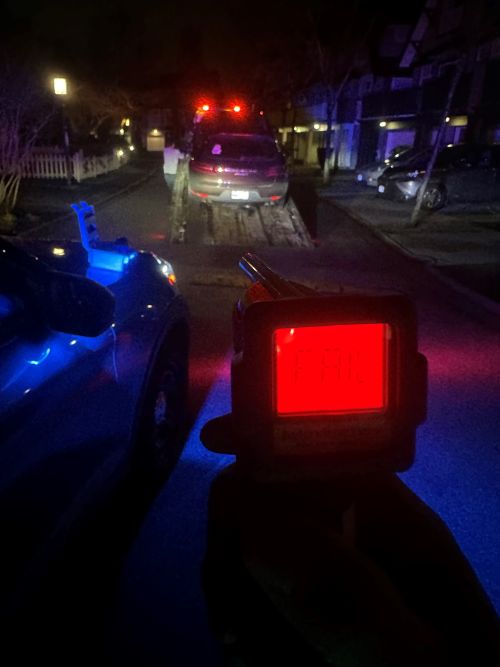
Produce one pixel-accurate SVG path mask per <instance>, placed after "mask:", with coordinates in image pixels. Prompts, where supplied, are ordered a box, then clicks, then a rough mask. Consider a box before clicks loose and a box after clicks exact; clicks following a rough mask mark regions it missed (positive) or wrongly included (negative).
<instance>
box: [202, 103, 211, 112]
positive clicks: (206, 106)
mask: <svg viewBox="0 0 500 667" xmlns="http://www.w3.org/2000/svg"><path fill="white" fill-rule="evenodd" d="M201 108H202V109H203V111H208V110H209V109H210V107H209V106H208V104H204V105H203V106H202V107H201Z"/></svg>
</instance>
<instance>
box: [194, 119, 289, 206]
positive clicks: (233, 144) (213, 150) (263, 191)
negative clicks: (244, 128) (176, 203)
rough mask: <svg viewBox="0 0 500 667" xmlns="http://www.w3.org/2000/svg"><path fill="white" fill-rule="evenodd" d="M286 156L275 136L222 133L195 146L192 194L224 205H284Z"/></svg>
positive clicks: (204, 138) (211, 136) (204, 139)
mask: <svg viewBox="0 0 500 667" xmlns="http://www.w3.org/2000/svg"><path fill="white" fill-rule="evenodd" d="M287 191H288V171H287V168H286V159H285V156H284V155H283V154H282V153H281V151H280V150H279V148H278V146H277V144H276V141H275V140H274V138H273V137H272V136H269V135H266V134H251V133H247V132H241V133H234V132H231V133H230V132H220V133H217V134H212V135H209V136H206V137H203V141H202V142H200V143H198V144H196V145H195V148H194V149H193V154H192V156H191V161H190V163H189V192H190V194H191V196H192V197H193V198H195V199H199V200H205V201H209V202H220V203H225V204H242V203H243V204H266V203H274V204H277V203H280V202H284V200H285V196H286V194H287Z"/></svg>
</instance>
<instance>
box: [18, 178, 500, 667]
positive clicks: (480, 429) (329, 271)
mask: <svg viewBox="0 0 500 667" xmlns="http://www.w3.org/2000/svg"><path fill="white" fill-rule="evenodd" d="M294 188H295V189H296V190H297V196H295V194H294V197H295V200H296V203H297V206H298V207H299V210H301V213H302V216H303V218H304V221H305V223H306V225H308V228H309V229H310V230H311V229H315V230H316V235H317V241H318V244H319V247H318V248H315V249H308V248H288V247H263V248H258V249H257V253H258V255H259V256H261V257H262V259H264V260H265V261H266V262H267V263H268V264H270V265H271V266H272V267H273V268H276V269H277V270H278V271H280V272H282V273H283V274H284V275H285V276H286V277H287V278H291V279H295V280H298V281H300V280H307V281H309V282H312V283H314V282H316V283H322V284H325V285H328V284H330V285H331V286H332V288H333V287H334V286H335V285H336V284H337V283H343V284H347V285H349V286H354V287H356V288H359V289H360V290H367V291H374V290H378V289H383V290H393V291H399V292H405V293H407V294H409V295H410V296H411V297H412V298H413V299H414V300H415V303H416V305H417V309H418V314H419V324H420V351H421V352H423V353H424V354H425V355H426V356H427V359H428V362H429V401H428V419H427V422H426V423H425V424H424V425H423V426H422V427H420V429H419V431H418V445H417V459H416V463H415V465H414V466H413V468H412V469H410V470H409V471H408V472H407V473H404V474H403V475H402V478H403V480H404V481H405V482H406V483H407V484H408V485H409V486H410V487H411V488H412V489H413V490H414V491H415V492H416V493H417V494H418V495H419V496H420V497H421V498H422V499H423V500H424V501H425V502H426V503H428V504H429V505H430V506H431V507H432V508H433V509H434V510H436V511H437V512H438V513H439V515H440V516H441V517H442V518H443V519H444V520H445V522H446V523H447V524H448V526H449V527H450V529H451V530H452V532H453V534H454V536H455V538H456V539H457V541H458V543H459V544H460V546H461V548H462V549H463V551H464V552H465V554H466V556H467V557H468V559H469V560H470V562H471V564H472V566H473V567H474V569H475V570H476V572H477V574H478V576H479V577H480V579H481V582H482V584H483V586H484V587H485V589H486V591H487V593H488V595H489V596H490V598H491V599H492V601H493V603H494V605H495V607H496V609H497V611H499V612H500V570H499V568H498V559H499V556H500V495H499V493H498V479H499V476H500V436H499V426H500V419H499V414H500V373H499V372H498V370H499V368H500V349H499V346H498V328H499V327H500V318H497V319H495V317H494V316H493V315H491V317H490V318H489V319H488V318H485V317H484V314H483V313H481V312H479V311H478V307H477V305H476V304H475V303H474V302H471V301H468V300H467V299H466V298H465V297H464V296H463V295H462V294H460V293H458V292H455V291H453V289H452V288H451V287H450V286H448V285H447V284H445V283H443V282H441V281H439V280H438V279H437V278H436V277H435V276H434V275H432V274H430V273H428V272H427V271H426V269H425V266H424V265H423V264H422V263H419V262H415V261H413V260H411V259H409V258H408V257H406V256H405V255H404V254H402V253H401V252H400V251H399V250H398V249H397V248H395V247H394V246H392V245H389V244H387V243H385V242H384V241H383V240H382V239H381V238H380V236H378V235H376V234H374V233H373V232H372V231H371V230H370V229H369V228H367V227H366V226H364V225H361V224H359V223H358V222H356V221H355V220H354V219H353V218H351V217H350V216H349V215H348V214H347V213H346V212H345V211H343V210H341V209H340V208H338V207H336V206H335V204H334V203H332V202H331V201H327V200H325V199H321V198H316V196H315V194H314V192H313V191H311V189H310V187H309V188H308V187H306V186H304V188H303V189H302V190H301V187H300V183H298V184H297V185H296V186H294ZM301 194H302V197H301ZM89 203H92V202H89ZM96 217H97V224H98V228H99V231H100V236H101V238H102V239H104V240H114V239H116V238H118V237H122V236H125V237H127V239H128V240H129V243H130V245H132V246H135V247H138V248H143V249H147V250H151V251H153V252H155V253H156V254H158V255H159V256H161V257H163V258H165V259H166V260H168V261H169V262H171V263H172V265H173V267H174V270H175V272H176V275H177V277H178V282H179V285H180V289H181V290H182V292H183V293H184V295H185V297H186V298H187V301H188V303H189V306H190V310H191V316H192V353H191V368H190V386H191V395H190V411H191V421H192V429H191V432H190V435H189V438H188V441H187V444H186V447H185V450H184V453H183V455H182V457H181V460H180V461H179V463H178V465H177V467H176V469H175V470H174V472H173V474H172V475H171V477H170V479H169V480H168V482H167V483H166V485H165V486H164V487H163V488H162V489H161V490H159V492H158V494H157V495H156V497H154V492H153V491H155V490H152V489H144V488H142V487H140V488H139V490H138V489H137V488H136V487H134V486H133V485H132V486H129V487H125V489H124V490H122V492H121V495H119V496H118V500H117V501H116V502H115V504H114V505H113V506H112V507H111V508H110V510H109V512H108V514H104V515H103V516H105V517H106V522H108V523H104V525H103V523H102V521H101V525H100V526H99V527H98V528H94V529H93V528H92V527H90V529H89V533H88V535H90V536H92V539H93V540H95V542H94V543H92V542H91V543H87V544H86V545H85V549H84V550H83V551H82V553H80V555H79V554H78V553H77V554H76V555H75V553H73V556H72V558H74V559H76V560H75V561H71V562H72V565H71V568H69V570H68V572H67V573H66V575H65V576H66V577H67V578H68V579H65V581H66V584H68V581H69V585H70V587H71V581H72V579H74V580H76V581H77V580H78V579H79V578H80V575H81V576H83V578H84V581H85V582H86V583H87V584H88V585H89V587H90V588H89V589H87V590H85V586H83V585H82V582H81V581H80V583H79V584H75V590H76V591H77V592H78V593H79V594H80V595H83V596H84V598H85V599H84V601H82V600H81V599H80V598H78V595H76V594H75V596H72V595H69V596H68V595H67V593H66V598H64V597H63V599H64V600H65V604H70V605H71V606H72V608H70V609H68V608H67V607H65V608H64V614H63V615H64V616H65V617H66V619H68V617H70V618H71V623H68V626H71V632H72V633H74V635H70V636H71V637H72V640H73V648H72V649H71V653H73V652H74V654H75V655H74V657H70V658H69V659H68V660H67V662H68V663H74V662H76V657H81V656H82V655H84V656H85V655H86V651H88V652H89V655H88V656H87V657H90V656H91V657H92V658H93V659H95V658H96V655H99V660H100V662H99V664H108V665H121V666H124V665H139V664H140V665H143V666H144V667H149V666H155V665H174V666H175V667H184V666H186V667H187V666H188V665H189V666H192V665H204V666H210V665H213V666H215V665H218V664H219V657H218V649H217V647H216V645H215V643H214V641H213V639H212V637H211V635H210V632H209V629H208V625H207V620H206V617H205V613H204V601H203V596H202V593H201V589H200V585H199V566H200V561H201V558H202V556H203V551H204V541H205V532H206V512H207V507H206V504H207V496H208V490H209V485H210V482H211V480H212V479H213V477H214V476H215V475H216V473H217V472H218V471H219V470H220V469H221V468H222V467H223V466H225V465H226V464H227V463H228V462H229V461H230V460H231V459H230V457H225V456H218V455H215V454H212V453H210V452H208V451H206V450H205V449H204V448H203V447H202V445H201V443H200V441H199V437H198V436H199V431H200V428H201V427H202V425H203V424H204V423H205V422H206V421H207V420H208V419H210V418H211V417H214V416H216V415H220V414H223V413H224V412H227V411H228V410H229V409H230V375H229V362H230V354H231V309H232V306H233V304H234V302H235V300H236V299H237V298H238V297H239V296H240V295H241V293H242V291H243V289H244V287H243V286H244V285H245V281H244V279H243V278H242V274H241V271H240V270H239V269H238V259H239V257H240V256H241V254H242V252H244V251H247V250H252V248H244V249H243V248H242V247H237V246H236V247H235V246H222V245H219V246H215V245H210V246H203V245H196V244H175V245H170V244H169V242H168V240H169V239H170V234H171V220H170V217H169V210H168V206H167V205H166V191H165V183H164V180H163V177H162V175H161V173H160V171H158V173H157V174H155V175H154V176H153V177H152V178H151V179H150V180H148V181H147V182H145V183H143V184H142V185H140V186H139V187H137V188H136V189H133V190H132V191H130V192H129V193H126V194H124V195H122V196H121V197H120V198H118V199H114V200H112V201H110V202H108V203H106V204H103V205H102V206H100V207H97V208H96ZM45 232H46V235H50V236H51V237H54V238H55V237H56V236H63V237H69V238H78V234H77V226H76V220H75V221H74V222H66V223H64V224H63V225H60V226H59V227H57V226H54V228H50V229H48V230H45ZM135 501H137V505H135ZM148 502H152V504H151V506H150V507H149V508H148ZM139 506H140V508H141V511H138V509H137V508H138V507H139ZM134 507H135V509H134ZM141 512H142V514H141ZM129 524H132V525H129ZM108 552H109V553H110V554H113V555H114V558H111V557H110V556H109V555H108V556H107V557H106V553H108ZM89 554H90V557H89V558H88V559H87V556H89ZM101 556H103V557H104V558H103V560H104V564H103V566H102V567H103V570H102V572H100V567H101ZM92 568H95V569H92ZM103 580H106V581H109V582H110V583H109V590H108V591H107V594H105V595H102V598H98V597H93V594H92V593H91V591H92V590H93V589H92V582H94V587H95V588H96V590H97V588H98V587H96V584H95V582H96V581H103ZM115 584H116V585H115ZM89 591H90V592H89ZM68 597H69V601H68ZM41 608H43V605H42V607H41ZM39 609H40V608H39ZM48 627H49V629H48V630H47V632H46V633H45V636H44V640H43V641H44V644H45V645H46V647H51V648H48V650H51V651H52V652H54V646H55V645H57V644H59V643H61V644H62V640H61V636H60V634H61V632H63V630H61V627H60V626H58V625H57V626H54V625H53V624H52V623H50V622H49V623H48ZM89 627H90V632H95V633H97V632H99V631H102V641H101V642H100V643H99V642H97V643H96V642H93V640H92V639H91V638H90V635H89V634H88V633H89ZM58 651H59V652H60V653H61V655H58V653H57V651H56V652H55V654H56V657H58V658H59V659H60V660H63V658H64V657H66V659H67V658H68V654H67V653H66V652H65V651H66V649H65V650H63V649H62V645H61V646H59V648H58ZM95 651H99V653H98V654H96V653H95ZM105 656H106V657H105ZM95 662H97V660H95ZM95 662H94V664H95ZM11 664H21V661H20V662H19V663H11Z"/></svg>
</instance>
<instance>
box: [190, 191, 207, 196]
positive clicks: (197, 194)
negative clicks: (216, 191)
mask: <svg viewBox="0 0 500 667" xmlns="http://www.w3.org/2000/svg"><path fill="white" fill-rule="evenodd" d="M189 192H190V193H191V194H192V195H196V196H197V197H208V195H204V194H202V193H201V192H195V191H194V190H190V191H189Z"/></svg>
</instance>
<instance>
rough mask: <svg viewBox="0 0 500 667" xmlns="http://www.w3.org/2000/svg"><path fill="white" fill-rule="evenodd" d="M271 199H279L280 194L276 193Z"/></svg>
mask: <svg viewBox="0 0 500 667" xmlns="http://www.w3.org/2000/svg"><path fill="white" fill-rule="evenodd" d="M271 199H272V200H273V201H275V200H276V199H281V197H280V195H276V196H275V197H271Z"/></svg>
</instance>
